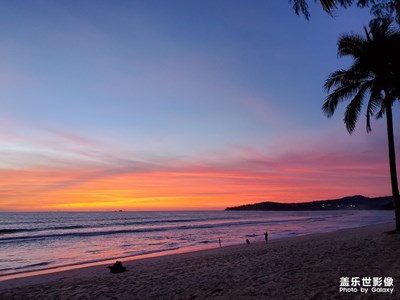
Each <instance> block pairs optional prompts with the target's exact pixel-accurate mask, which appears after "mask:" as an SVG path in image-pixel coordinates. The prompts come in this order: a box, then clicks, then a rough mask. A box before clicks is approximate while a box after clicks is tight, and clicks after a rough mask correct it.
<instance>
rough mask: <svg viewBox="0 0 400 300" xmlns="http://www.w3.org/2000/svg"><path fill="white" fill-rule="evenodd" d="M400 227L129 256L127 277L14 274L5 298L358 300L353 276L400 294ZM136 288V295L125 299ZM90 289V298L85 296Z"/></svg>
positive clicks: (101, 271)
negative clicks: (398, 230)
mask: <svg viewBox="0 0 400 300" xmlns="http://www.w3.org/2000/svg"><path fill="white" fill-rule="evenodd" d="M393 228H394V224H393V223H381V224H375V225H368V226H363V227H357V228H349V229H340V230H337V231H333V232H328V233H316V234H310V235H302V236H295V237H289V238H281V239H275V240H271V241H269V243H268V245H267V246H266V245H265V243H263V242H257V243H252V244H251V245H246V244H242V245H232V246H224V247H222V248H212V249H207V250H200V251H194V252H187V253H180V254H170V255H163V256H157V257H149V258H142V259H134V260H127V261H123V264H124V266H126V267H127V269H128V272H125V273H121V274H111V273H109V271H108V269H106V268H105V266H106V265H105V264H100V265H96V266H91V267H84V268H77V269H72V270H68V271H63V272H54V273H49V274H44V275H35V276H26V277H22V278H16V279H9V280H4V281H1V282H0V298H2V299H31V298H35V297H40V298H42V299H54V298H61V299H75V298H80V297H83V299H92V298H99V299H107V297H108V298H109V297H111V295H119V296H120V298H121V299H143V297H144V298H147V299H157V298H160V297H161V298H163V297H164V299H170V298H174V297H178V298H191V296H196V297H194V298H198V299H204V298H213V297H217V298H220V299H225V298H224V297H226V299H228V298H232V297H233V298H235V299H236V298H239V299H246V297H250V298H251V297H252V296H257V297H258V298H260V297H267V296H266V295H269V296H271V297H272V298H274V299H275V298H276V297H278V294H277V293H278V292H279V290H281V291H282V290H285V291H286V292H287V293H289V294H291V296H292V297H294V296H296V297H298V296H299V293H300V294H301V295H303V296H301V295H300V297H301V298H304V297H306V298H307V297H308V296H310V295H311V294H312V295H314V296H318V295H320V296H323V295H329V297H330V296H332V295H333V296H334V295H338V296H344V295H347V296H355V297H356V298H357V297H358V296H359V293H350V294H347V293H344V292H340V293H339V280H340V277H346V276H347V277H351V276H380V277H391V278H393V280H394V290H393V291H392V293H391V294H390V295H389V294H384V295H383V294H382V295H381V294H379V293H371V294H369V296H371V297H372V296H373V297H377V296H385V297H386V299H387V298H388V296H389V298H390V297H391V296H394V297H395V298H396V295H397V298H398V296H399V292H398V291H399V287H400V270H399V267H400V264H399V261H398V258H397V255H396V254H397V252H398V249H399V247H400V236H399V235H397V234H396V235H388V234H386V233H384V232H386V231H389V230H392V229H393ZM311 287H312V288H311ZM115 289H116V290H115ZM312 291H314V292H316V293H314V292H312ZM128 292H129V295H130V296H129V297H128V298H126V297H124V296H123V295H125V293H128ZM311 292H312V293H311ZM87 293H89V294H90V296H87V297H86V298H85V297H84V295H89V294H87ZM309 293H311V294H310V295H309ZM289 294H288V295H289ZM132 295H133V296H132ZM135 295H136V296H135ZM135 297H137V298H135ZM257 297H255V298H257ZM282 298H285V297H282ZM276 299H280V298H279V297H278V298H276ZM363 299H364V298H363Z"/></svg>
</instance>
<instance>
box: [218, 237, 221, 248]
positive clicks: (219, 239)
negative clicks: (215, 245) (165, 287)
mask: <svg viewBox="0 0 400 300" xmlns="http://www.w3.org/2000/svg"><path fill="white" fill-rule="evenodd" d="M218 242H219V247H220V248H221V238H218Z"/></svg>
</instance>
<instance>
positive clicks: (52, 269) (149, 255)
mask: <svg viewBox="0 0 400 300" xmlns="http://www.w3.org/2000/svg"><path fill="white" fill-rule="evenodd" d="M381 224H387V223H376V224H373V225H363V226H359V227H350V228H342V229H335V230H333V231H327V232H318V233H308V234H307V233H306V234H301V235H296V236H290V237H281V238H275V239H270V240H269V243H275V242H276V241H281V240H282V241H284V240H287V239H294V238H298V237H304V236H315V235H320V234H327V233H333V232H337V231H341V230H348V229H354V228H363V227H369V226H376V225H381ZM253 244H264V242H259V241H257V242H253ZM241 245H242V244H229V245H226V246H222V248H226V247H238V246H241ZM215 249H219V247H218V246H216V247H211V246H209V247H204V246H197V247H190V248H180V249H171V250H164V251H157V252H152V253H145V254H139V255H133V256H132V255H128V256H121V257H115V258H108V259H101V260H98V261H92V262H82V263H79V262H78V263H72V264H68V265H62V266H53V267H48V268H43V269H38V270H27V271H20V272H15V273H10V274H4V275H2V274H0V290H1V286H2V285H1V283H2V282H3V281H8V280H13V279H18V278H25V277H32V276H41V275H48V274H53V273H59V272H66V271H71V270H76V269H82V268H90V267H97V266H107V265H110V264H113V263H114V262H115V261H116V260H119V261H125V262H131V261H137V260H142V259H148V258H159V257H164V256H170V255H181V254H188V253H194V252H202V251H208V250H215Z"/></svg>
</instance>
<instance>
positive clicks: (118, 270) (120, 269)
mask: <svg viewBox="0 0 400 300" xmlns="http://www.w3.org/2000/svg"><path fill="white" fill-rule="evenodd" d="M107 268H108V269H110V272H111V273H122V272H125V271H127V269H126V268H125V267H124V266H123V265H122V262H120V261H118V260H117V261H116V262H115V264H113V265H112V266H108V267H107Z"/></svg>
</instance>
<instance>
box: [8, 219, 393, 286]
mask: <svg viewBox="0 0 400 300" xmlns="http://www.w3.org/2000/svg"><path fill="white" fill-rule="evenodd" d="M393 218H394V213H393V212H392V211H328V212H321V211H318V212H260V211H258V212H257V211H237V212H235V211H193V212H92V213H87V212H85V213H83V212H82V213H66V212H62V213H59V212H58V213H0V280H1V278H2V276H4V275H9V274H16V273H21V272H29V271H34V270H42V269H49V268H57V267H65V266H80V265H83V264H87V263H96V262H102V261H106V260H111V259H121V258H125V259H126V258H128V257H135V256H140V255H145V254H150V253H155V254H159V255H162V254H165V253H170V252H171V251H172V252H186V251H192V250H198V249H207V248H215V247H218V238H220V239H221V240H222V245H223V246H225V245H233V244H240V243H243V242H244V241H245V239H249V240H250V241H251V242H254V241H262V240H263V239H264V232H265V231H266V230H268V232H269V237H270V239H276V238H282V237H289V236H296V235H304V234H311V233H317V232H328V231H334V230H337V229H341V228H351V227H359V226H363V225H369V224H376V223H382V222H390V221H392V220H393Z"/></svg>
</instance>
